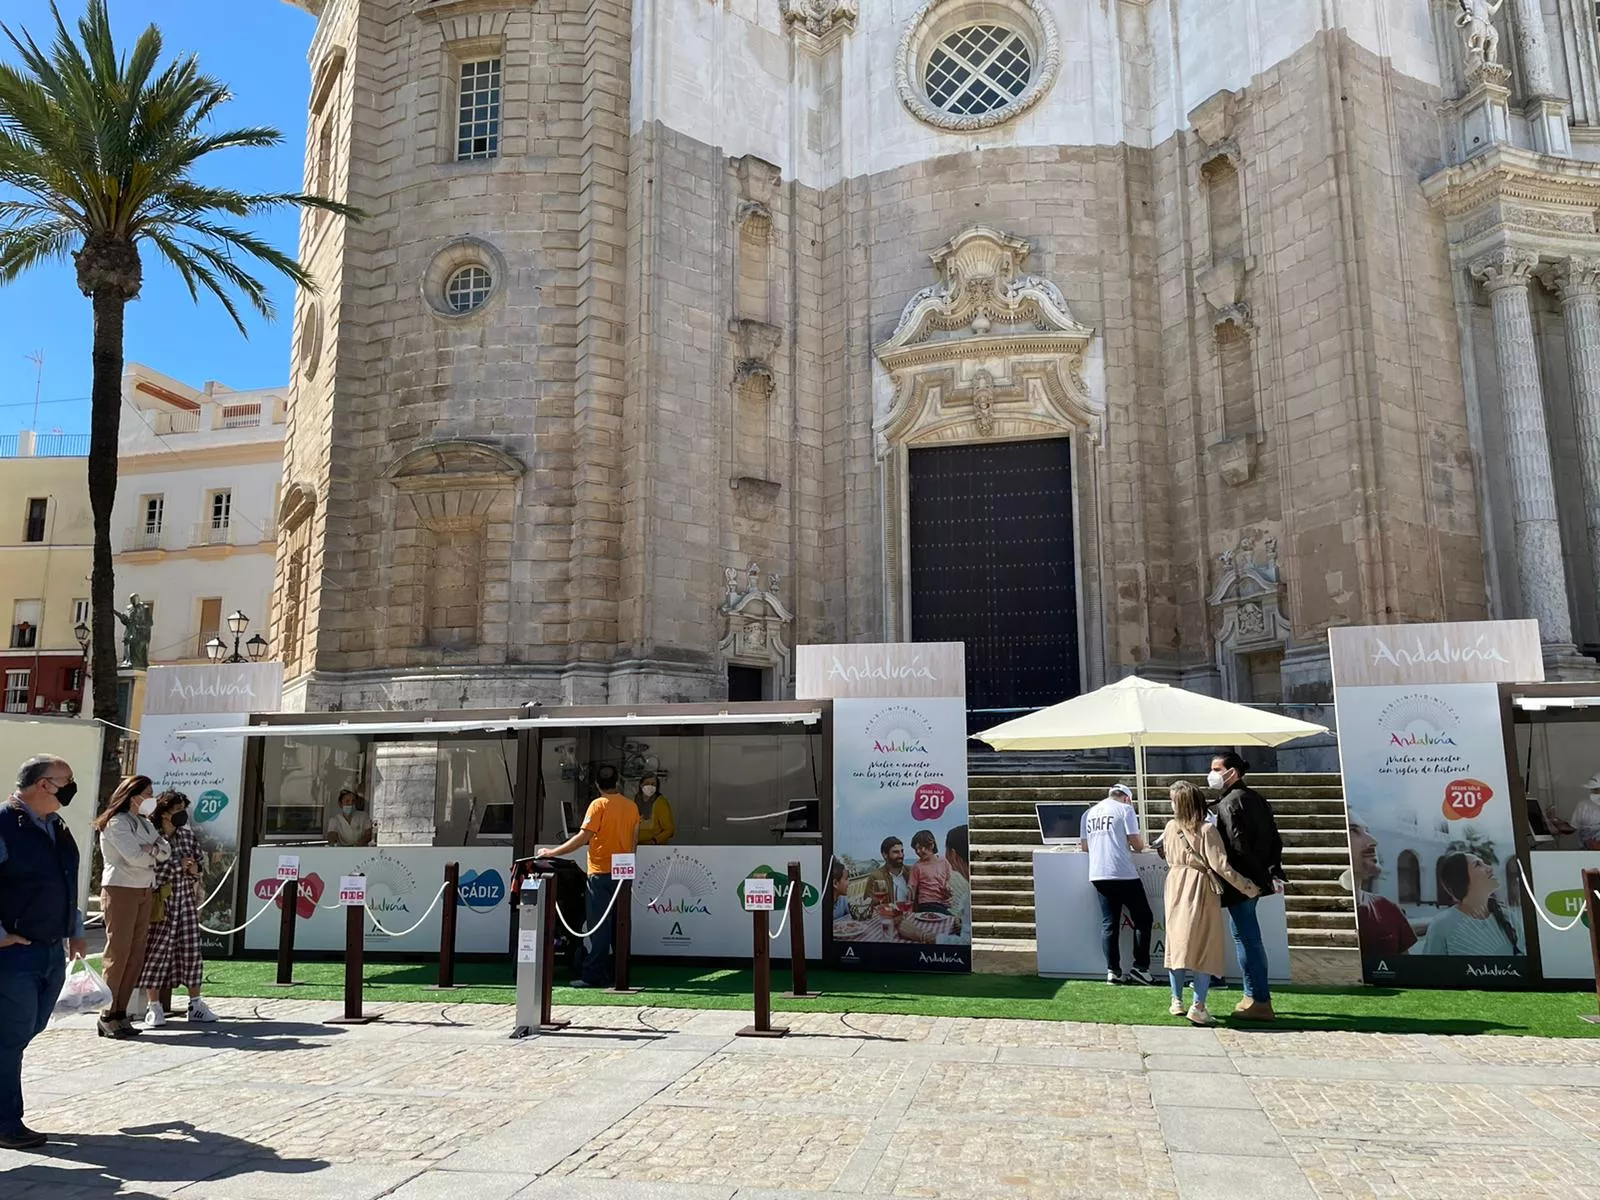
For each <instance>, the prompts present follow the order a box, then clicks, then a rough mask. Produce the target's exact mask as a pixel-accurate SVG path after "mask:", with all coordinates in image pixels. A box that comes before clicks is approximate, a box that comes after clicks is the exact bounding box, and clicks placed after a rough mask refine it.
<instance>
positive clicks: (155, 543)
mask: <svg viewBox="0 0 1600 1200" xmlns="http://www.w3.org/2000/svg"><path fill="white" fill-rule="evenodd" d="M164 537H165V534H164V533H163V532H162V531H161V530H159V529H147V528H146V527H145V526H143V525H135V526H134V527H133V528H132V529H130V530H128V532H127V533H126V534H125V535H124V536H123V539H122V545H123V548H124V549H126V550H129V551H133V550H159V549H161V542H162V539H163V538H164Z"/></svg>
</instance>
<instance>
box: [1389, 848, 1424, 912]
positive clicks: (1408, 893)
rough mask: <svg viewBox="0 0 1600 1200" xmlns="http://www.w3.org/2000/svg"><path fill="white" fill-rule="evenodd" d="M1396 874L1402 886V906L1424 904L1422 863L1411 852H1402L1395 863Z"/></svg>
mask: <svg viewBox="0 0 1600 1200" xmlns="http://www.w3.org/2000/svg"><path fill="white" fill-rule="evenodd" d="M1395 874H1396V877H1397V879H1398V881H1399V884H1400V903H1401V904H1421V903H1422V863H1421V862H1419V861H1418V860H1417V856H1416V855H1415V854H1413V853H1412V852H1411V851H1410V850H1402V851H1400V857H1399V859H1398V860H1396V862H1395Z"/></svg>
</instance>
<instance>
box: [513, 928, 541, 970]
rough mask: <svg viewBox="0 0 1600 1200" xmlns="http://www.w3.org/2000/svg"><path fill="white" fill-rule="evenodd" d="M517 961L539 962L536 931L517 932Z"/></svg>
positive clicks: (537, 934)
mask: <svg viewBox="0 0 1600 1200" xmlns="http://www.w3.org/2000/svg"><path fill="white" fill-rule="evenodd" d="M517 961H518V962H519V963H525V962H526V963H531V962H538V961H539V931H538V930H537V929H519V930H517Z"/></svg>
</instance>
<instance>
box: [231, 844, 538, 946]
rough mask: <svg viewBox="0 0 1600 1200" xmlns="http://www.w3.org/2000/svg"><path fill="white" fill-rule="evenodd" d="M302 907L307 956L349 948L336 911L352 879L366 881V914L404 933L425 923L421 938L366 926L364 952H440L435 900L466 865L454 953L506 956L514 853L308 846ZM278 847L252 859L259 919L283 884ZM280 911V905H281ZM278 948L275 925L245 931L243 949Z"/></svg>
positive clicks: (300, 938)
mask: <svg viewBox="0 0 1600 1200" xmlns="http://www.w3.org/2000/svg"><path fill="white" fill-rule="evenodd" d="M298 857H299V859H300V899H299V904H298V906H297V909H296V911H297V912H298V914H299V917H300V920H299V923H298V924H297V926H296V928H295V945H296V946H297V947H300V948H302V949H306V950H341V949H343V948H344V923H345V917H344V913H342V912H341V911H339V909H338V908H337V907H326V908H325V907H323V905H333V904H334V901H335V900H337V899H339V894H340V892H341V891H342V890H343V888H342V884H343V883H344V881H345V878H346V877H347V876H353V875H360V876H364V877H365V886H366V906H367V907H368V908H369V909H371V911H372V913H373V914H374V915H375V916H376V917H377V918H378V920H380V921H382V922H383V923H384V924H385V925H387V926H388V927H389V928H390V929H405V928H407V927H408V926H410V925H414V924H416V922H417V921H418V920H422V917H423V914H424V913H427V912H428V910H429V908H430V907H431V908H432V909H433V911H432V912H431V913H428V916H427V919H426V920H422V924H421V925H419V926H418V927H417V928H416V930H414V931H413V932H411V933H407V934H406V935H405V936H403V937H397V938H392V937H389V936H387V935H385V934H383V933H381V932H379V931H378V930H377V929H376V928H375V927H374V926H373V924H372V921H371V919H370V918H369V919H368V920H367V922H366V929H367V932H366V941H365V945H366V948H367V949H369V950H387V951H393V952H396V953H402V954H406V953H410V954H429V955H434V954H438V952H439V921H440V913H441V912H442V911H443V909H444V901H443V900H440V901H439V903H438V905H437V906H435V905H434V903H433V902H434V898H435V897H436V896H438V894H439V888H440V886H441V885H442V884H443V883H444V865H445V863H447V862H458V863H460V864H461V888H460V893H459V895H458V897H457V900H456V949H457V950H459V951H461V952H462V953H463V954H504V953H505V950H506V945H507V942H508V939H509V936H510V935H509V929H510V913H511V908H510V905H509V904H508V903H507V902H506V893H507V891H508V890H509V885H508V883H507V880H508V879H509V878H510V875H511V851H510V849H509V848H504V847H499V848H497V847H492V846H467V847H461V846H380V847H371V846H368V847H354V848H343V847H334V846H327V847H323V846H307V847H305V848H303V849H301V850H300V851H299V855H298ZM277 859H278V854H277V850H276V848H275V847H272V846H263V847H258V848H257V850H256V851H255V853H254V854H253V855H252V856H251V865H250V904H249V909H248V911H247V913H246V915H247V916H254V915H255V914H256V913H257V912H259V911H260V910H261V907H262V906H263V905H265V904H268V903H271V902H272V900H273V896H274V895H275V894H276V893H277V890H278V887H279V883H278V880H277V877H276V868H277ZM278 903H280V904H281V899H280V900H279V901H278ZM277 945H278V923H277V921H275V920H273V919H271V918H265V919H263V920H260V921H257V922H256V923H255V924H254V925H252V926H250V928H249V929H247V930H245V948H246V949H249V950H272V949H275V948H276V947H277Z"/></svg>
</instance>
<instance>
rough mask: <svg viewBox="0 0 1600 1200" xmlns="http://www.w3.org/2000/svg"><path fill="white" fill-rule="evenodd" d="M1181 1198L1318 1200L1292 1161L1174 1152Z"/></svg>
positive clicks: (1173, 1171) (1175, 1169)
mask: <svg viewBox="0 0 1600 1200" xmlns="http://www.w3.org/2000/svg"><path fill="white" fill-rule="evenodd" d="M1172 1173H1173V1175H1174V1176H1175V1177H1176V1178H1177V1181H1178V1200H1239V1197H1241V1196H1262V1197H1266V1196H1270V1197H1271V1198H1272V1200H1315V1196H1316V1193H1315V1192H1314V1191H1313V1190H1312V1188H1311V1184H1310V1183H1309V1182H1308V1181H1307V1179H1306V1177H1305V1173H1304V1172H1302V1171H1301V1170H1300V1167H1299V1165H1298V1164H1297V1163H1295V1162H1294V1161H1293V1160H1286V1159H1281V1158H1263V1157H1259V1156H1253V1155H1242V1154H1194V1153H1190V1152H1187V1151H1176V1150H1175V1151H1173V1152H1172Z"/></svg>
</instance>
